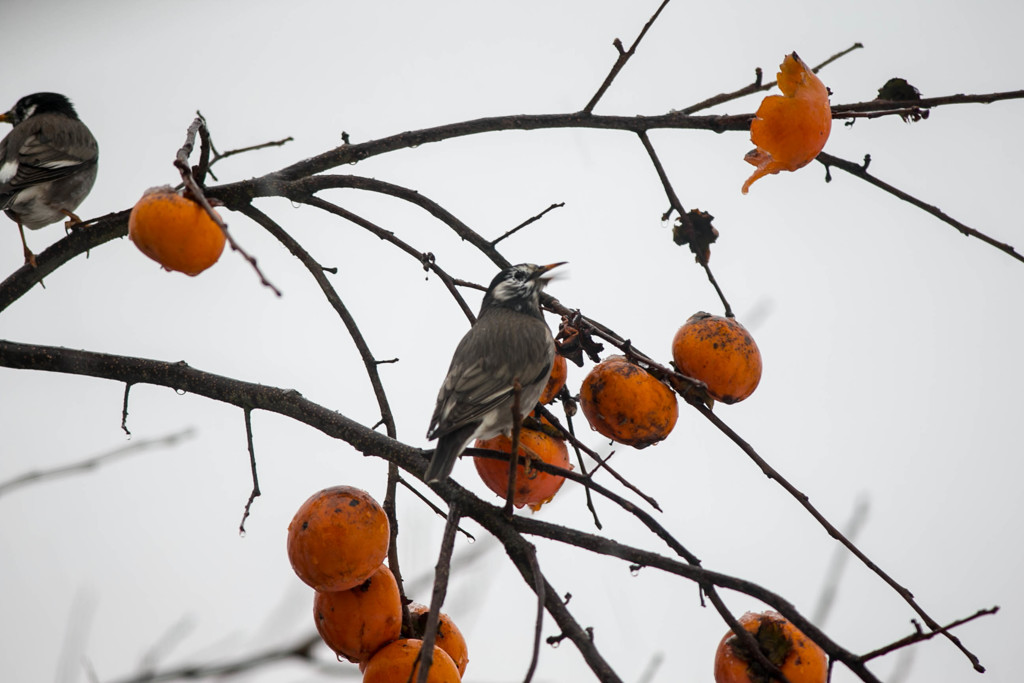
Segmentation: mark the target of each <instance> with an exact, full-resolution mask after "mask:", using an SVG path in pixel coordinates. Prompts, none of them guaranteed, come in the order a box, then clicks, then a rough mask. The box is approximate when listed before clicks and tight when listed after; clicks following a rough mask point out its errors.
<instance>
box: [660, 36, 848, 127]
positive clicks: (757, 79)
mask: <svg viewBox="0 0 1024 683" xmlns="http://www.w3.org/2000/svg"><path fill="white" fill-rule="evenodd" d="M862 47H864V45H863V44H862V43H854V44H853V45H851V46H850V47H848V48H846V49H845V50H841V51H839V52H837V53H835V54H834V55H832V56H831V57H829V58H828V59H826V60H825V61H824V62H822V63H821V64H819V65H818V66H816V67H813V68H812V69H811V71H813V72H814V73H818V72H819V71H821V70H822V69H824V68H825V67H826V66H828V65H829V64H831V63H832V62H834V61H836V60H837V59H839V58H840V57H844V56H846V55H848V54H850V53H851V52H853V51H854V50H856V49H858V48H862ZM763 78H764V72H763V71H761V67H757V68H756V69H754V82H753V83H751V84H750V85H746V86H744V87H742V88H740V89H739V90H734V91H733V92H730V93H721V94H718V95H715V96H713V97H709V98H707V99H706V100H703V101H701V102H698V103H697V104H691V105H690V106H689V107H686V108H685V109H680V110H679V113H680V114H693V113H694V112H698V111H701V110H703V109H709V108H710V107H713V106H715V105H718V104H722V103H724V102H731V101H733V100H738V99H739V98H741V97H745V96H747V95H752V94H754V93H756V92H764V91H765V90H771V89H772V88H774V87H775V86H776V85H777V84H778V83H777V81H770V82H768V83H763V82H762V79H763Z"/></svg>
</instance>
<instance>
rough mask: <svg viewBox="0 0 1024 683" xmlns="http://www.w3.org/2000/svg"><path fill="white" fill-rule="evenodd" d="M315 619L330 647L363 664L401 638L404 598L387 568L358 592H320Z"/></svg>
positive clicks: (382, 567) (356, 589) (381, 570)
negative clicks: (378, 651)
mask: <svg viewBox="0 0 1024 683" xmlns="http://www.w3.org/2000/svg"><path fill="white" fill-rule="evenodd" d="M313 619H314V621H315V622H316V630H317V631H318V632H319V633H320V637H321V638H323V641H324V642H325V643H327V647H329V648H331V649H332V650H334V651H335V652H337V653H338V654H339V655H341V656H342V657H345V658H346V659H348V660H349V661H351V662H362V661H365V660H367V659H369V658H370V657H371V656H372V655H373V653H375V652H376V651H377V650H379V649H381V648H382V647H384V646H385V645H387V644H388V643H390V642H391V641H392V640H398V638H399V636H401V635H402V598H401V595H400V594H399V592H398V582H397V581H395V576H394V574H392V573H391V570H390V569H388V568H387V567H386V566H385V565H383V564H382V565H381V566H380V567H379V568H378V569H377V571H376V572H375V573H374V574H373V576H371V577H370V578H368V579H367V580H366V581H363V582H362V583H361V584H359V585H358V586H356V587H355V588H349V589H348V590H345V591H331V592H325V591H317V592H316V596H315V597H314V598H313Z"/></svg>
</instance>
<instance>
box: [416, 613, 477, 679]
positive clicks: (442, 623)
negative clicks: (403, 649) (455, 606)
mask: <svg viewBox="0 0 1024 683" xmlns="http://www.w3.org/2000/svg"><path fill="white" fill-rule="evenodd" d="M429 613H430V608H429V607H427V606H426V605H421V604H420V603H418V602H414V603H412V604H410V605H409V617H410V618H411V620H412V633H411V635H412V637H413V638H421V639H422V638H423V631H424V630H425V629H426V628H427V615H428V614H429ZM434 645H437V646H438V647H439V648H441V649H442V650H444V651H445V652H447V653H448V656H449V657H451V658H452V661H453V662H455V666H456V668H457V669H458V670H459V676H465V675H466V665H467V664H469V648H467V646H466V639H465V638H464V637H463V635H462V631H460V630H459V627H458V626H456V625H455V622H454V621H452V619H451V617H449V616H448V615H447V614H445V613H444V612H441V613H440V614H438V620H437V634H436V635H435V636H434Z"/></svg>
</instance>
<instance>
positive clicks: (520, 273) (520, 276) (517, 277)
mask: <svg viewBox="0 0 1024 683" xmlns="http://www.w3.org/2000/svg"><path fill="white" fill-rule="evenodd" d="M512 277H513V278H514V279H515V280H516V281H517V282H522V281H523V279H524V278H525V277H526V273H524V272H523V271H521V270H516V271H513V273H512Z"/></svg>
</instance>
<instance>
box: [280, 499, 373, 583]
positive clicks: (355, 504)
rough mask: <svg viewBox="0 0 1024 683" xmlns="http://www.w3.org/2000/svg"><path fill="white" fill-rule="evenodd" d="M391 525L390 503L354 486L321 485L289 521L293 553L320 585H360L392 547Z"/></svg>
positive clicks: (298, 566) (296, 565)
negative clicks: (382, 502) (386, 511)
mask: <svg viewBox="0 0 1024 683" xmlns="http://www.w3.org/2000/svg"><path fill="white" fill-rule="evenodd" d="M390 539H391V528H390V527H389V526H388V519H387V515H385V514H384V509H383V508H381V506H380V504H378V503H377V501H376V500H374V499H373V497H372V496H371V495H370V494H369V493H367V492H366V491H363V490H362V489H357V488H355V487H354V486H334V487H331V488H327V489H324V490H322V491H319V492H317V493H315V494H313V495H312V496H310V497H309V499H308V500H307V501H306V502H305V503H303V504H302V505H301V506H300V507H299V510H298V512H296V513H295V517H293V518H292V521H291V524H289V525H288V559H289V560H290V561H291V563H292V569H294V570H295V573H296V574H297V575H298V577H299V578H300V579H302V580H303V581H304V582H306V583H307V584H308V585H309V586H311V587H313V588H314V589H316V590H318V591H342V590H348V589H349V588H353V587H355V586H358V585H359V584H361V583H363V582H364V581H366V580H367V579H368V578H370V576H371V575H373V573H374V572H376V571H377V568H378V567H380V565H381V563H382V562H383V561H384V557H385V555H387V552H388V542H389V541H390Z"/></svg>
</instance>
